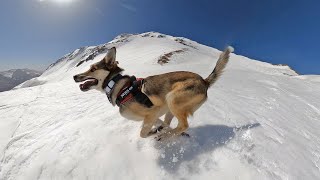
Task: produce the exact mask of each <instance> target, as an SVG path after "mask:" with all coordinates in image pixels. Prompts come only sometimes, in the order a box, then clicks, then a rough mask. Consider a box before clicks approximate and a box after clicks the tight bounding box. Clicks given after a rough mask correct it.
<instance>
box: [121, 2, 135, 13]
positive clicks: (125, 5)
mask: <svg viewBox="0 0 320 180" xmlns="http://www.w3.org/2000/svg"><path fill="white" fill-rule="evenodd" d="M120 5H121V6H122V7H123V8H125V9H127V10H129V11H131V12H134V13H136V12H137V11H138V10H137V8H136V7H134V6H133V5H131V4H129V3H128V2H121V3H120Z"/></svg>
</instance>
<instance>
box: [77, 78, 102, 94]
mask: <svg viewBox="0 0 320 180" xmlns="http://www.w3.org/2000/svg"><path fill="white" fill-rule="evenodd" d="M97 84H98V80H97V79H95V78H89V79H86V80H85V81H84V83H82V84H80V85H79V87H80V90H81V91H88V90H89V89H90V87H91V86H95V85H97Z"/></svg>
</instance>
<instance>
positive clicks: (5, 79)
mask: <svg viewBox="0 0 320 180" xmlns="http://www.w3.org/2000/svg"><path fill="white" fill-rule="evenodd" d="M40 75H41V72H39V71H35V70H31V69H11V70H8V71H2V72H0V92H2V91H8V90H11V89H12V88H14V87H15V86H17V85H19V84H21V83H23V82H24V81H26V80H29V79H32V78H35V77H38V76H40Z"/></svg>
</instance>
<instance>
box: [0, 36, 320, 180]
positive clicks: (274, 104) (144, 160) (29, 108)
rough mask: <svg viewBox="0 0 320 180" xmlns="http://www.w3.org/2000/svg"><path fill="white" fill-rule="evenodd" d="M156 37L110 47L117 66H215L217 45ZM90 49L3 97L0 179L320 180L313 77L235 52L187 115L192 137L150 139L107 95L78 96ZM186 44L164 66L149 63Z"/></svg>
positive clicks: (141, 72)
mask: <svg viewBox="0 0 320 180" xmlns="http://www.w3.org/2000/svg"><path fill="white" fill-rule="evenodd" d="M158 35H159V34H157V33H149V37H141V36H143V35H132V36H130V35H128V36H125V37H119V38H118V39H115V40H113V41H112V42H111V43H108V44H107V46H108V47H109V48H110V47H112V46H114V45H116V46H117V47H118V49H117V52H118V54H117V60H118V61H119V62H120V66H121V67H123V68H125V69H126V73H127V74H130V75H133V74H134V75H136V76H137V77H146V76H148V75H152V74H158V73H164V72H169V71H175V70H188V71H192V72H196V73H199V74H200V75H202V76H203V77H206V76H207V75H208V74H209V73H210V72H211V71H212V69H213V68H214V63H215V62H216V59H217V58H218V56H219V53H220V52H219V51H218V50H216V49H213V48H210V47H206V46H203V45H200V44H198V43H196V42H194V41H190V40H188V39H184V43H185V44H187V45H188V46H186V45H184V44H181V43H179V42H176V41H175V38H174V37H171V36H167V35H165V37H163V38H156V37H157V36H158ZM150 36H154V37H150ZM120 40H121V41H120ZM192 47H194V48H192ZM92 48H94V47H88V48H82V49H78V50H76V51H75V52H73V53H71V54H69V55H66V56H65V59H62V60H61V61H60V62H58V63H56V64H55V65H54V66H52V67H51V68H50V69H48V70H47V71H46V72H45V73H44V74H43V75H42V76H40V77H38V78H35V79H33V80H30V81H29V82H26V84H25V85H23V84H22V86H21V87H25V86H27V85H28V84H32V86H33V87H26V88H20V89H16V90H13V91H8V92H3V93H0V132H1V133H0V152H2V158H1V161H0V179H1V180H2V179H3V180H7V179H8V180H9V179H146V180H147V179H148V180H149V179H279V180H283V179H319V178H320V168H319V167H320V140H319V137H320V131H319V130H318V129H319V127H320V122H319V120H320V94H319V93H318V92H320V84H319V81H318V80H317V79H319V76H310V77H306V76H301V77H300V76H298V75H296V74H295V72H293V71H292V70H290V69H288V68H286V67H278V66H272V65H270V64H267V63H263V62H259V61H254V60H250V59H248V58H245V57H243V56H238V55H234V54H233V55H232V56H231V59H230V63H229V65H228V67H227V69H226V70H225V73H224V74H223V76H222V77H221V79H220V80H219V81H218V82H217V83H216V84H215V85H214V86H213V87H212V88H211V89H210V90H209V91H208V96H209V99H208V101H207V102H206V103H205V104H204V105H203V106H202V107H201V108H200V109H199V110H198V111H197V112H196V113H195V115H194V117H190V118H189V124H190V128H189V130H188V133H189V134H190V135H191V137H190V138H186V137H177V138H173V139H171V140H168V141H165V142H157V141H155V140H153V138H147V139H142V138H140V137H139V132H140V126H141V122H134V121H130V120H126V119H125V118H123V117H121V116H120V114H119V113H118V109H117V108H115V107H112V106H111V105H110V104H109V103H108V99H107V98H106V96H105V95H103V94H100V93H99V92H96V91H89V92H86V93H83V92H81V91H80V90H79V88H78V84H76V83H74V82H73V81H72V76H73V75H74V74H76V73H78V72H83V71H84V70H86V69H87V68H88V67H89V66H90V64H92V63H93V62H96V61H98V60H100V59H101V58H102V57H103V56H104V54H100V55H98V56H97V57H96V58H95V59H94V60H93V61H88V62H84V63H83V65H81V66H79V67H77V68H75V65H76V64H77V63H78V62H80V61H81V60H82V59H83V58H84V57H87V56H88V54H90V52H92ZM183 48H187V51H186V52H185V53H182V54H178V55H175V56H172V59H171V60H170V62H169V63H168V64H165V65H163V66H160V65H159V64H157V63H156V62H157V58H159V57H160V56H161V55H163V54H165V53H168V52H171V51H175V50H179V49H183ZM70 58H72V59H70ZM286 74H290V76H288V75H286ZM42 82H43V83H42ZM176 124H177V122H176V121H175V119H174V122H173V124H172V127H174V126H175V125H176Z"/></svg>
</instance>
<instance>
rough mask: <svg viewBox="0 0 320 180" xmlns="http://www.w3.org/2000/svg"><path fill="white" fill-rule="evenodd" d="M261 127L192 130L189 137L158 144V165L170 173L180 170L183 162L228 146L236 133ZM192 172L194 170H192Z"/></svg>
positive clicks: (205, 127)
mask: <svg viewBox="0 0 320 180" xmlns="http://www.w3.org/2000/svg"><path fill="white" fill-rule="evenodd" d="M258 126H260V123H254V124H247V125H244V126H241V127H229V126H225V125H206V126H199V127H194V128H190V129H189V130H188V133H189V134H190V136H191V137H190V138H188V137H179V138H177V139H174V140H171V141H170V140H169V142H168V141H167V142H157V143H156V144H155V148H156V149H158V150H159V151H160V156H159V157H158V164H159V166H160V167H161V168H163V169H164V170H166V171H167V172H169V173H174V172H175V171H176V170H178V168H179V166H180V165H181V163H182V162H185V161H190V160H193V159H194V158H196V157H197V156H199V155H201V154H203V153H205V152H210V151H214V150H215V149H216V148H219V147H221V146H224V145H226V144H227V143H228V142H229V141H230V140H232V139H233V138H234V137H235V134H236V132H238V131H241V130H248V129H251V128H255V127H258ZM190 171H192V168H190Z"/></svg>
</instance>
